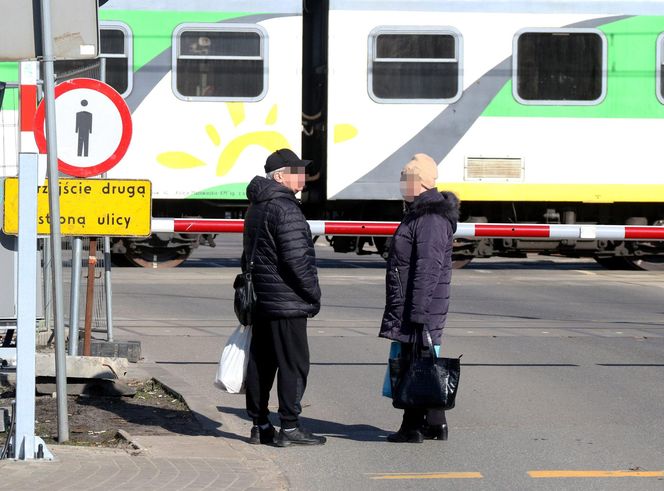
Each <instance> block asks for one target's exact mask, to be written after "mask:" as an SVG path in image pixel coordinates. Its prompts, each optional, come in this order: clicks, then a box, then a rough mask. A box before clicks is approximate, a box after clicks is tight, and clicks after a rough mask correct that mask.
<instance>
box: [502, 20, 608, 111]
mask: <svg viewBox="0 0 664 491" xmlns="http://www.w3.org/2000/svg"><path fill="white" fill-rule="evenodd" d="M605 67H606V39H605V37H604V34H602V33H601V32H600V31H598V30H596V29H541V30H540V29H529V30H527V31H521V32H520V33H517V35H516V36H515V40H514V63H513V70H514V73H513V82H514V83H513V92H514V97H515V98H516V99H517V100H518V101H519V102H521V103H523V104H533V103H535V104H556V105H558V104H597V103H599V102H601V101H602V99H603V98H604V96H605V94H606V76H605V73H606V69H605Z"/></svg>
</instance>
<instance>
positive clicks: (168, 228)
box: [152, 218, 664, 241]
mask: <svg viewBox="0 0 664 491" xmlns="http://www.w3.org/2000/svg"><path fill="white" fill-rule="evenodd" d="M308 223H309V226H310V227H311V233H312V234H313V235H347V236H373V237H380V236H383V237H389V236H391V235H392V234H394V231H395V230H396V229H397V227H398V226H399V222H351V221H323V220H309V221H308ZM243 230H244V220H233V219H210V218H196V219H190V218H153V219H152V232H153V233H174V232H178V233H187V234H221V233H231V234H232V233H236V234H239V233H242V231H243ZM454 236H455V237H456V238H463V239H485V238H493V239H500V238H524V239H533V238H536V239H542V240H565V239H567V240H620V241H623V240H649V241H660V240H662V241H664V226H638V225H584V224H561V225H558V224H549V225H543V224H511V223H459V224H458V226H457V231H456V233H455V234H454Z"/></svg>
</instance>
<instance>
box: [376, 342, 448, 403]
mask: <svg viewBox="0 0 664 491" xmlns="http://www.w3.org/2000/svg"><path fill="white" fill-rule="evenodd" d="M433 349H434V351H435V352H436V356H440V345H439V344H437V345H435V346H434V347H433ZM400 354H401V343H400V342H399V341H392V343H391V344H390V356H389V358H396V357H398V356H399V355H400ZM383 396H384V397H389V398H390V399H392V384H391V382H390V364H389V363H388V364H387V369H386V370H385V380H384V381H383Z"/></svg>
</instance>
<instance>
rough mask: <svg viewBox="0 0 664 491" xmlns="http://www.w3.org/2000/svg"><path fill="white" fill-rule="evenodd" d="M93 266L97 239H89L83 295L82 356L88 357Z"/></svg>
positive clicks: (95, 261) (93, 286)
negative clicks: (85, 286) (86, 278)
mask: <svg viewBox="0 0 664 491" xmlns="http://www.w3.org/2000/svg"><path fill="white" fill-rule="evenodd" d="M95 264H97V239H95V238H94V237H90V253H89V255H88V288H87V294H86V295H85V332H84V334H83V356H90V354H91V353H90V350H91V343H92V307H93V304H94V301H95V299H94V294H95Z"/></svg>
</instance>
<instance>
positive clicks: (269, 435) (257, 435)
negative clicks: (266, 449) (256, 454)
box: [249, 425, 275, 445]
mask: <svg viewBox="0 0 664 491" xmlns="http://www.w3.org/2000/svg"><path fill="white" fill-rule="evenodd" d="M274 433H275V429H274V426H272V425H270V426H268V427H267V428H265V429H264V430H263V429H261V427H260V426H258V425H254V426H252V427H251V436H250V437H249V443H251V444H252V445H259V444H261V443H262V444H263V445H266V444H270V443H274Z"/></svg>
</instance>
